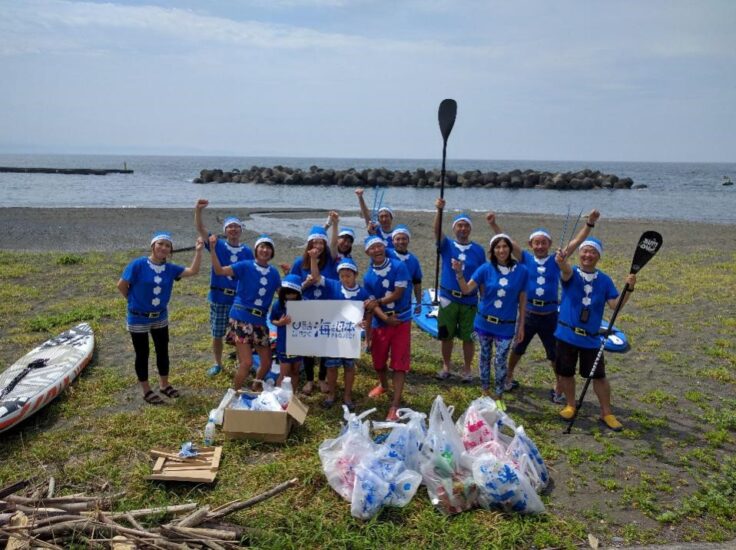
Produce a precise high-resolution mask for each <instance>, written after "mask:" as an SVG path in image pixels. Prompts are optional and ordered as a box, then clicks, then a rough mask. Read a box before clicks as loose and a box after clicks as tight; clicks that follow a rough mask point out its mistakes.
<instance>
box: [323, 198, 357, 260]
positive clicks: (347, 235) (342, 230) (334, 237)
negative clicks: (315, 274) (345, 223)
mask: <svg viewBox="0 0 736 550" xmlns="http://www.w3.org/2000/svg"><path fill="white" fill-rule="evenodd" d="M330 227H332V232H331V233H330V251H331V252H332V259H333V260H335V262H339V261H340V260H342V259H343V258H352V256H353V243H354V242H355V231H353V229H351V228H350V227H340V214H338V213H337V212H336V211H335V210H331V211H330V214H329V222H328V223H327V226H326V227H325V229H329V228H330Z"/></svg>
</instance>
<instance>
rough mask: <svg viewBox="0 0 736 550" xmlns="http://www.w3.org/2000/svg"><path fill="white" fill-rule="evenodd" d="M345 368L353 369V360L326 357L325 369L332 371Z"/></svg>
mask: <svg viewBox="0 0 736 550" xmlns="http://www.w3.org/2000/svg"><path fill="white" fill-rule="evenodd" d="M340 367H345V368H346V369H352V368H353V367H355V359H346V358H344V357H326V358H325V368H328V369H334V368H340Z"/></svg>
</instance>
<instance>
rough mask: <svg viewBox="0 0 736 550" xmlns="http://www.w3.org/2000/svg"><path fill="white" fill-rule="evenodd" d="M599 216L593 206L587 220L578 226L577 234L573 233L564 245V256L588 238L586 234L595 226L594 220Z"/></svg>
mask: <svg viewBox="0 0 736 550" xmlns="http://www.w3.org/2000/svg"><path fill="white" fill-rule="evenodd" d="M600 217H601V213H600V212H599V211H598V210H596V209H595V208H594V209H593V210H591V211H590V214H588V221H587V222H585V225H584V226H583V227H581V228H580V231H578V234H577V235H575V237H574V238H573V239H572V240H571V241H570V242H569V243H568V245H567V246H566V247H565V256H569V255H570V254H571V253H572V252H573V251H574V250H576V249H577V247H578V246H580V243H582V242H583V241H584V240H585V239H587V238H588V235H590V232H591V231H592V230H593V228H594V227H595V222H597V221H598V218H600ZM563 244H564V243H560V246H562V245H563Z"/></svg>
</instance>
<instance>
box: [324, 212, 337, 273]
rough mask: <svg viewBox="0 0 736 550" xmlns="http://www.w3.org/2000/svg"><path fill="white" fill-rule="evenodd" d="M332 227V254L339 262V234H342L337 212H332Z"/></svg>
mask: <svg viewBox="0 0 736 550" xmlns="http://www.w3.org/2000/svg"><path fill="white" fill-rule="evenodd" d="M330 225H331V226H332V232H331V233H330V253H331V254H332V259H333V260H335V261H337V234H338V233H339V232H340V229H339V227H340V214H338V213H337V212H336V211H335V210H331V211H330ZM325 229H326V228H325Z"/></svg>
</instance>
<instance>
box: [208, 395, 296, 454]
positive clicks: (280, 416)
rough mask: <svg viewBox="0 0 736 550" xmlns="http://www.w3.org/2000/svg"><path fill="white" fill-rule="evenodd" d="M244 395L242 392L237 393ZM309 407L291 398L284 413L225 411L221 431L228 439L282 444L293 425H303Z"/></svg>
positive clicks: (241, 410)
mask: <svg viewBox="0 0 736 550" xmlns="http://www.w3.org/2000/svg"><path fill="white" fill-rule="evenodd" d="M239 393H244V392H239ZM308 411H309V407H307V406H306V405H305V404H304V403H302V402H301V401H299V398H297V397H296V396H294V397H292V398H291V401H289V406H288V407H287V408H286V410H285V411H252V410H249V409H230V408H228V409H225V418H224V420H223V423H222V431H223V433H224V434H225V436H226V437H227V438H228V439H256V440H259V441H270V442H283V441H286V438H287V437H289V432H290V431H291V428H292V426H293V425H294V423H297V424H299V425H302V424H304V420H305V419H306V418H307V412H308Z"/></svg>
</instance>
